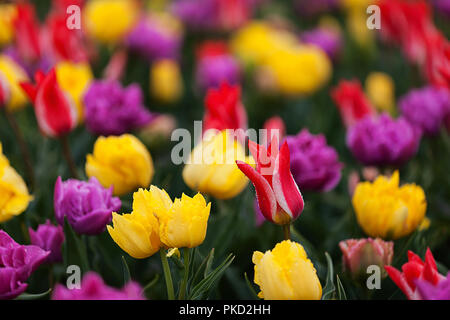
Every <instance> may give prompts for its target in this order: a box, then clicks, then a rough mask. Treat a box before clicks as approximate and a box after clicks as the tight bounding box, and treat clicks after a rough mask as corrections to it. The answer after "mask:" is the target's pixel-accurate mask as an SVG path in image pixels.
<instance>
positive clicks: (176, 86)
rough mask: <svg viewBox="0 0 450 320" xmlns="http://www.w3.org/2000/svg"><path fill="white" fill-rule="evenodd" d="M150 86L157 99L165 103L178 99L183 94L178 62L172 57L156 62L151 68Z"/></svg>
mask: <svg viewBox="0 0 450 320" xmlns="http://www.w3.org/2000/svg"><path fill="white" fill-rule="evenodd" d="M150 86H151V87H150V90H151V92H152V95H153V96H154V97H155V98H156V99H158V100H160V101H162V102H165V103H172V102H175V101H177V100H178V99H179V98H180V97H181V95H182V94H183V81H182V79H181V73H180V68H179V66H178V63H177V62H176V61H174V60H171V59H162V60H159V61H156V62H154V63H153V65H152V67H151V70H150Z"/></svg>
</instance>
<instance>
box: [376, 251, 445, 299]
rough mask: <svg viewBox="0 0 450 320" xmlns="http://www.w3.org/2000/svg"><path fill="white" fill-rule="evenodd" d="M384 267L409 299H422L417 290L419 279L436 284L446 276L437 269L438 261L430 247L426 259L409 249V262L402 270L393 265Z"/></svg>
mask: <svg viewBox="0 0 450 320" xmlns="http://www.w3.org/2000/svg"><path fill="white" fill-rule="evenodd" d="M384 268H385V269H386V271H387V273H388V275H389V277H390V278H391V279H392V281H394V283H395V284H396V285H397V286H398V287H399V288H400V290H402V292H403V293H404V294H405V295H406V297H407V298H408V299H409V300H422V297H421V295H420V292H419V290H417V286H416V281H417V280H426V281H428V282H429V283H430V284H432V285H434V286H436V285H438V284H439V283H440V282H441V281H443V280H444V276H443V275H441V274H439V272H438V271H437V266H436V261H435V260H434V257H433V254H432V253H431V250H430V249H429V248H427V252H426V254H425V261H422V259H421V258H420V257H419V256H418V255H417V254H415V253H414V252H412V251H408V262H406V263H405V264H404V265H403V266H402V272H400V271H399V270H397V269H396V268H394V267H391V266H385V267H384Z"/></svg>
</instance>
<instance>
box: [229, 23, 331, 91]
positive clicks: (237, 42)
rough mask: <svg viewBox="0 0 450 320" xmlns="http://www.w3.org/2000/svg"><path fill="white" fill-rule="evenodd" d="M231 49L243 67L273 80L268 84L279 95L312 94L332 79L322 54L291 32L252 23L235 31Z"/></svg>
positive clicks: (322, 52)
mask: <svg viewBox="0 0 450 320" xmlns="http://www.w3.org/2000/svg"><path fill="white" fill-rule="evenodd" d="M231 48H232V51H233V52H234V53H235V54H236V55H237V56H238V57H239V58H240V59H241V60H242V61H243V62H244V63H245V64H247V65H249V66H253V67H256V69H257V70H258V69H261V68H262V69H263V70H264V74H265V75H268V76H269V77H273V79H271V80H270V81H268V82H269V83H274V84H275V87H277V89H278V90H279V91H280V93H282V94H286V95H299V94H308V93H311V92H314V91H315V90H317V89H319V88H320V87H321V86H322V85H323V84H324V83H325V82H326V81H327V80H328V79H329V77H330V75H331V62H330V60H329V58H328V56H327V55H326V53H325V52H324V51H323V50H321V49H320V48H317V47H315V46H311V45H303V44H301V43H300V41H299V40H298V38H297V37H296V36H295V35H294V34H292V33H291V32H289V31H287V30H279V29H276V28H274V27H272V26H270V25H269V24H266V23H264V22H257V21H255V22H252V23H249V24H248V25H247V26H245V27H243V28H242V29H241V30H238V31H237V32H236V34H235V35H234V36H233V38H232V40H231ZM257 74H258V73H257ZM271 86H273V85H272V84H271Z"/></svg>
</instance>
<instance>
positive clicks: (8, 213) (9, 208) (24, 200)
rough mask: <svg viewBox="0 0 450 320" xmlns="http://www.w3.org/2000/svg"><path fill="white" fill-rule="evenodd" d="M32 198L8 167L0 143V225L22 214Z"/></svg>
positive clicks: (15, 173)
mask: <svg viewBox="0 0 450 320" xmlns="http://www.w3.org/2000/svg"><path fill="white" fill-rule="evenodd" d="M31 200H33V197H32V196H31V195H30V194H29V193H28V189H27V186H26V184H25V182H24V181H23V179H22V177H21V176H20V175H19V174H18V173H17V171H16V170H14V168H13V167H11V166H10V165H9V161H8V159H7V158H6V157H5V156H4V155H3V153H2V145H1V143H0V223H2V222H6V221H8V220H10V219H11V218H13V217H15V216H18V215H20V214H21V213H23V212H24V211H25V210H26V209H27V207H28V204H29V203H30V201H31Z"/></svg>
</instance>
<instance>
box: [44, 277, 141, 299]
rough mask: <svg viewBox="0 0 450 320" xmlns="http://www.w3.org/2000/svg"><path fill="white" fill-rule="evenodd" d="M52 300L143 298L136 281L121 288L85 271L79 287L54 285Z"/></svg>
mask: <svg viewBox="0 0 450 320" xmlns="http://www.w3.org/2000/svg"><path fill="white" fill-rule="evenodd" d="M52 300H145V298H144V296H143V295H142V288H141V287H140V285H139V284H137V283H136V282H129V283H128V284H127V285H126V286H125V287H124V288H123V289H121V290H119V289H115V288H112V287H109V286H107V285H106V284H105V283H104V282H103V279H102V278H101V277H100V276H99V275H98V274H96V273H94V272H89V273H87V274H86V275H85V276H84V277H83V280H82V281H81V288H80V289H71V290H69V289H67V288H66V287H64V286H63V285H61V284H58V285H56V286H55V289H54V291H53V296H52Z"/></svg>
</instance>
